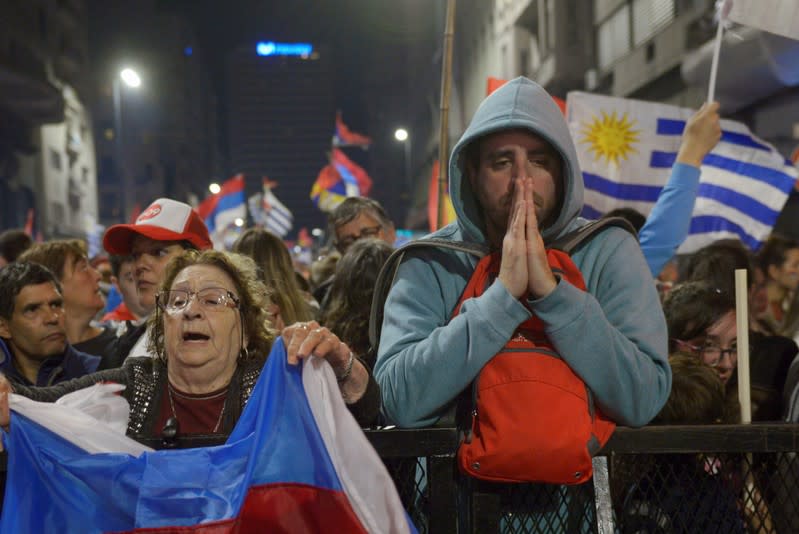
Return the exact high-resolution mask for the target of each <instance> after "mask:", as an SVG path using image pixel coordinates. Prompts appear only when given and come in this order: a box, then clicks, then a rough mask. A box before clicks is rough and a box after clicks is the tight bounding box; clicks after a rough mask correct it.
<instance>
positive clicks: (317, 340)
mask: <svg viewBox="0 0 799 534" xmlns="http://www.w3.org/2000/svg"><path fill="white" fill-rule="evenodd" d="M282 335H283V341H284V342H285V344H286V353H287V359H288V362H289V364H291V365H296V364H297V363H299V361H300V360H301V359H304V358H307V357H308V356H316V357H317V358H324V359H326V360H327V361H328V363H330V365H331V366H332V367H333V372H335V373H336V376H341V375H342V374H344V373H345V372H346V370H347V366H348V364H349V362H350V355H351V354H352V351H351V350H350V348H349V347H348V346H347V344H346V343H344V342H343V341H341V340H340V339H339V338H338V336H337V335H336V334H334V333H333V332H331V331H330V330H329V329H328V328H325V327H324V326H320V325H319V323H317V322H316V321H309V322H307V323H294V324H293V325H291V326H287V327H286V328H284V329H283V332H282Z"/></svg>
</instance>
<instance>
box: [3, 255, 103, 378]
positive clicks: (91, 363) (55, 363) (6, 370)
mask: <svg viewBox="0 0 799 534" xmlns="http://www.w3.org/2000/svg"><path fill="white" fill-rule="evenodd" d="M0 357H2V361H0V372H2V373H3V374H4V375H6V377H7V378H8V379H9V380H10V381H11V382H12V383H13V382H16V383H19V384H24V385H26V386H51V385H53V384H58V383H59V382H63V381H65V380H70V379H72V378H78V377H80V376H83V375H87V374H89V373H93V372H94V371H96V370H97V367H98V365H99V364H100V357H99V356H90V355H89V354H85V353H83V352H80V351H77V350H75V349H74V348H72V346H71V345H70V344H69V343H67V336H66V330H65V328H64V299H63V297H62V296H61V286H60V284H59V283H58V281H57V280H56V278H55V275H53V273H52V272H50V270H49V269H47V268H46V267H43V266H42V265H39V264H38V263H32V262H14V263H12V264H10V265H8V266H6V267H4V268H3V269H2V270H0Z"/></svg>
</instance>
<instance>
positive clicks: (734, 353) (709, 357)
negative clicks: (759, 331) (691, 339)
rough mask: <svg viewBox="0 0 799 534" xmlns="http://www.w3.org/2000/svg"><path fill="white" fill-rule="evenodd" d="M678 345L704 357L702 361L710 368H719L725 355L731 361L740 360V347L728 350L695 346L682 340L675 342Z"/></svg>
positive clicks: (710, 346) (714, 346) (712, 346)
mask: <svg viewBox="0 0 799 534" xmlns="http://www.w3.org/2000/svg"><path fill="white" fill-rule="evenodd" d="M674 341H675V342H676V343H677V344H678V345H681V346H683V347H685V348H687V349H688V350H690V351H692V352H695V353H697V354H699V355H700V356H701V357H702V361H704V362H705V363H706V364H707V365H709V366H710V367H718V365H719V364H720V363H721V360H723V359H724V356H725V355H729V357H730V359H731V360H732V359H733V358H735V359H737V358H738V345H733V346H732V347H730V348H728V349H722V348H721V347H719V346H717V345H703V346H699V345H693V344H691V343H688V342H687V341H683V340H681V339H675V340H674Z"/></svg>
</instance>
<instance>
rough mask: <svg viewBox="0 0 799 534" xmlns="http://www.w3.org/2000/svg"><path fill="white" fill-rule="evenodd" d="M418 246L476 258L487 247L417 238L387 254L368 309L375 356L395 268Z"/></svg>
mask: <svg viewBox="0 0 799 534" xmlns="http://www.w3.org/2000/svg"><path fill="white" fill-rule="evenodd" d="M420 248H438V249H447V250H454V251H457V252H464V253H466V254H472V255H473V256H477V257H478V258H482V257H483V256H485V255H486V254H487V253H488V247H486V246H483V245H478V244H475V243H466V242H464V241H448V240H445V239H438V238H429V239H418V240H416V241H411V242H410V243H407V244H405V245H403V246H402V247H400V248H398V249H397V250H395V251H394V252H392V253H391V256H389V257H388V259H387V260H386V263H384V264H383V267H382V269H380V274H378V276H377V282H375V291H374V294H373V295H372V307H371V309H370V311H369V346H370V347H371V349H370V351H371V352H373V353H374V354H373V356H374V357H377V345H378V343H379V341H380V329H381V328H382V326H383V307H384V305H385V303H386V298H388V292H389V290H390V289H391V286H392V285H394V279H395V278H396V276H397V270H398V269H399V266H400V264H401V263H402V260H403V259H404V258H405V253H406V252H408V251H409V250H415V249H420Z"/></svg>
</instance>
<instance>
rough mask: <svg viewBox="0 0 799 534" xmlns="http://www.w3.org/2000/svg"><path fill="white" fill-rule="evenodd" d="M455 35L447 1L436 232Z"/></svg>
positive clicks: (444, 171) (452, 6) (450, 1)
mask: <svg viewBox="0 0 799 534" xmlns="http://www.w3.org/2000/svg"><path fill="white" fill-rule="evenodd" d="M454 33H455V0H447V14H446V25H445V27H444V54H443V57H442V61H441V131H440V132H439V137H438V152H439V157H438V216H437V218H436V230H438V229H439V228H441V227H442V226H443V225H444V199H445V195H446V194H447V163H448V157H447V156H448V153H449V95H450V87H451V85H452V36H453V35H454Z"/></svg>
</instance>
